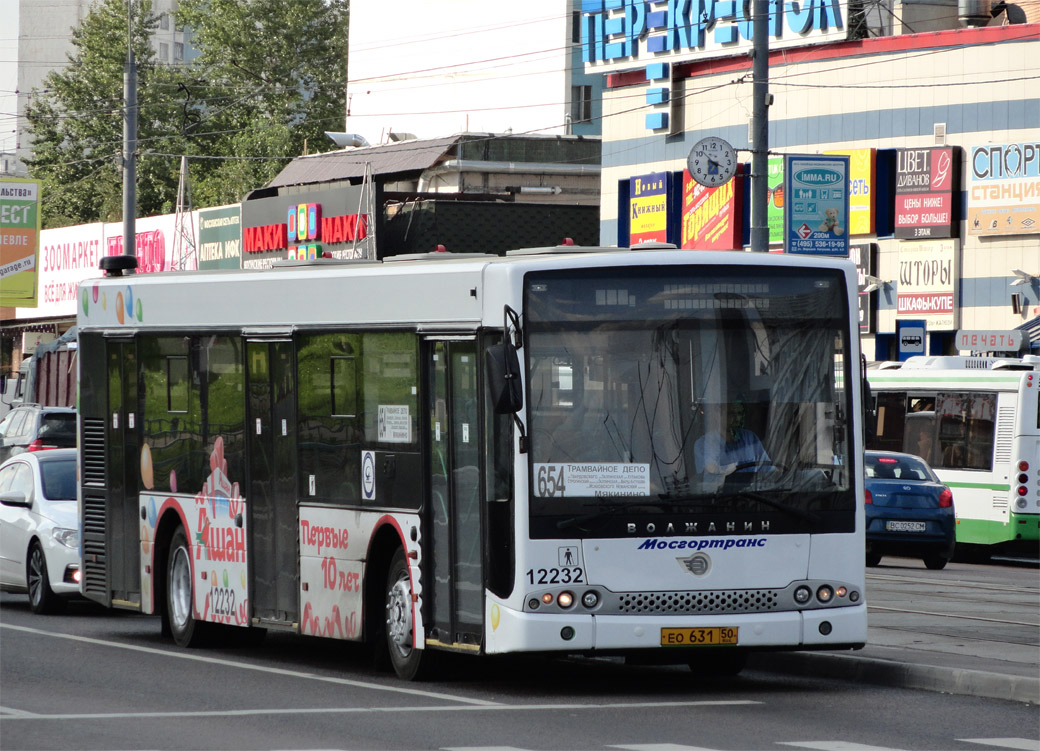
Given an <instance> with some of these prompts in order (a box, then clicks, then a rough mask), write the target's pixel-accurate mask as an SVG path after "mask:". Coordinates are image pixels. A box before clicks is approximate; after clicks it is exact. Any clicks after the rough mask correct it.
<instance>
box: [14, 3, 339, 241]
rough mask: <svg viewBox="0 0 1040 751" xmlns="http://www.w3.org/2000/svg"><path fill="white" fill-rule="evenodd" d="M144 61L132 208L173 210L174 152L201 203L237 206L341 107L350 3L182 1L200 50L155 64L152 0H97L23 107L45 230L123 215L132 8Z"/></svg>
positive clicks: (312, 143) (320, 132) (330, 123)
mask: <svg viewBox="0 0 1040 751" xmlns="http://www.w3.org/2000/svg"><path fill="white" fill-rule="evenodd" d="M128 4H129V5H130V7H131V15H132V19H133V23H132V28H133V33H132V35H131V36H132V44H133V49H134V54H135V56H136V59H137V68H138V86H137V92H138V103H139V116H138V151H137V215H138V216H150V215H155V214H165V213H170V212H172V211H173V210H174V209H175V207H176V199H177V184H178V178H179V170H180V155H182V154H184V155H187V156H188V157H189V164H190V170H191V182H192V201H193V203H194V205H195V207H199V206H213V205H218V204H223V203H235V202H238V201H240V200H241V199H242V197H243V196H244V195H245V194H246V193H247V192H248V191H250V190H252V189H254V188H259V187H263V186H264V185H266V184H267V183H268V182H269V181H270V180H271V178H273V177H274V176H275V175H276V174H277V173H278V172H279V171H280V170H281V169H282V167H284V166H285V164H287V163H288V161H289V160H290V159H292V158H293V157H294V156H297V155H299V154H302V153H305V150H307V149H310V150H314V148H315V147H316V146H317V145H318V144H321V145H322V146H323V145H324V144H325V141H326V138H325V136H324V131H326V130H338V129H339V128H340V127H341V126H342V123H343V121H344V115H345V112H346V106H345V96H346V58H347V13H348V10H347V0H248V1H245V0H182V2H181V3H180V6H179V8H178V10H177V14H176V22H177V24H178V26H184V27H186V28H188V29H189V30H190V32H191V33H190V37H189V38H190V40H191V45H192V47H193V48H194V49H196V50H198V52H199V54H198V56H197V57H195V58H194V59H193V60H190V61H189V62H187V63H185V64H183V65H177V66H167V65H162V64H158V63H156V61H155V58H154V54H153V52H152V48H151V43H150V41H149V37H150V35H151V34H152V33H153V32H154V30H155V27H156V24H157V19H156V18H155V17H154V16H153V15H152V14H151V0H96V4H95V5H94V6H93V7H92V9H91V12H90V13H89V14H88V15H87V17H86V18H85V19H84V20H83V23H82V24H81V25H80V26H79V28H77V29H74V30H73V38H72V43H73V46H74V48H75V51H74V53H73V54H71V55H70V56H69V65H68V67H66V68H64V69H62V70H59V71H54V72H52V73H51V74H50V75H49V76H48V77H47V79H46V81H45V84H44V85H45V89H44V91H42V92H35V93H34V94H33V97H32V99H31V102H30V106H29V108H28V109H27V113H26V116H27V119H28V121H29V126H30V129H31V131H32V138H33V149H34V155H33V157H32V159H31V160H29V168H30V174H31V175H32V176H33V177H35V178H37V179H40V180H42V181H43V221H44V226H47V227H56V226H63V225H68V224H80V223H86V222H94V221H117V220H119V219H120V218H121V217H122V172H121V166H120V154H121V151H122V143H123V122H122V107H123V67H124V64H125V60H126V46H125V43H122V44H120V43H115V41H114V40H126V39H127V5H128Z"/></svg>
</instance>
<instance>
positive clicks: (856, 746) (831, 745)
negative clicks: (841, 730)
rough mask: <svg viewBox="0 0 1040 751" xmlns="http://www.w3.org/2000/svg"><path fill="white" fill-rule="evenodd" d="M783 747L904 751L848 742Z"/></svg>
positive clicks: (832, 750)
mask: <svg viewBox="0 0 1040 751" xmlns="http://www.w3.org/2000/svg"><path fill="white" fill-rule="evenodd" d="M780 745H781V746H796V747H797V748H812V749H816V751H902V749H898V748H891V747H889V746H865V745H863V744H862V743H849V742H847V741H802V742H797V743H795V742H785V743H780Z"/></svg>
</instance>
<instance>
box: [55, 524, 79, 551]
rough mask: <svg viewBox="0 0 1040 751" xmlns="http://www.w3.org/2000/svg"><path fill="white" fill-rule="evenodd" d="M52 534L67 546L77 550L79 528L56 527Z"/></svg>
mask: <svg viewBox="0 0 1040 751" xmlns="http://www.w3.org/2000/svg"><path fill="white" fill-rule="evenodd" d="M51 536H52V537H54V539H55V540H57V541H58V542H60V543H61V544H62V545H64V546H65V547H67V548H72V549H73V550H75V549H76V548H78V547H79V530H78V529H66V528H65V527H55V528H54V529H53V530H52V531H51Z"/></svg>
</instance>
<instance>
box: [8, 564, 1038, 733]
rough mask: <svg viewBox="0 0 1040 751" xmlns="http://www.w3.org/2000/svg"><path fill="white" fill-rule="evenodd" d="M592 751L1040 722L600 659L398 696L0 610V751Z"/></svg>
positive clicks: (332, 661) (1033, 716) (281, 660)
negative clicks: (24, 750) (270, 750)
mask: <svg viewBox="0 0 1040 751" xmlns="http://www.w3.org/2000/svg"><path fill="white" fill-rule="evenodd" d="M1033 574H1034V575H1035V571H1034V572H1033ZM929 575H930V576H934V572H929ZM910 578H911V579H913V578H915V577H910ZM885 586H886V587H889V586H895V585H894V584H893V582H891V581H888V580H886V584H885ZM908 586H919V585H912V584H910V585H908ZM868 597H869V588H868ZM850 677H851V675H850ZM607 748H615V749H616V748H621V749H632V750H633V751H683V750H690V749H701V750H702V751H705V750H713V751H745V750H748V749H771V750H772V751H777V750H779V749H792V748H803V749H818V750H821V751H886V750H891V749H902V750H903V751H926V750H927V751H935V750H941V749H958V750H959V749H963V750H964V751H971V749H990V751H992V750H993V749H1019V751H1021V750H1023V749H1028V750H1029V751H1035V750H1036V749H1040V714H1038V712H1037V707H1036V706H1035V705H1031V704H1028V703H1023V702H1014V701H1006V700H998V699H989V698H981V697H977V696H960V695H947V694H942V693H937V692H933V691H919V690H910V689H903V688H893V687H890V686H880V685H873V684H870V683H866V682H862V681H858V680H849V679H843V678H841V677H837V678H835V677H820V676H816V675H798V674H795V673H793V672H792V673H784V672H776V671H771V670H770V671H767V670H760V669H757V668H753V669H750V670H748V671H746V672H745V673H744V674H743V675H742V676H741V677H739V678H735V679H719V680H714V681H710V680H705V679H703V678H699V677H698V676H695V675H694V674H693V673H691V672H689V671H688V670H686V669H685V668H676V667H666V668H660V667H655V668H651V667H636V666H630V665H623V664H621V663H620V662H618V661H613V660H542V659H532V658H522V659H509V660H477V661H474V660H473V659H472V658H470V659H460V660H459V661H456V662H454V663H453V664H451V665H449V666H448V671H447V672H446V674H445V675H444V677H443V679H442V680H439V681H437V682H434V683H424V684H414V683H412V684H408V683H402V682H400V681H398V680H397V679H396V678H393V677H392V676H390V675H389V674H385V673H380V672H376V671H375V670H374V669H373V668H371V666H370V664H369V660H368V658H367V655H366V654H365V653H364V652H363V651H362V650H360V649H358V648H356V647H355V646H353V645H347V644H342V643H338V642H329V641H319V640H313V639H305V638H300V637H295V636H292V635H289V634H274V633H273V634H270V635H269V637H268V639H267V640H266V642H265V643H264V644H262V645H260V646H250V647H239V648H235V647H224V648H219V649H209V650H181V649H178V648H176V647H174V646H173V645H172V644H171V643H169V642H166V641H164V640H162V638H161V637H160V634H159V625H158V621H157V619H155V618H152V617H144V616H135V615H128V614H120V613H118V612H109V611H105V610H102V609H100V608H98V607H95V606H93V605H89V604H82V605H80V606H77V607H75V608H73V609H72V610H70V611H69V613H67V614H65V615H61V616H51V617H43V616H35V615H33V614H32V613H31V612H30V611H29V609H28V605H27V604H26V603H25V599H24V597H23V596H20V595H10V594H2V595H0V749H3V750H4V751H8V750H11V751H15V750H18V749H66V750H67V749H84V750H86V749H117V750H122V749H349V750H351V751H360V750H363V749H373V750H375V749H465V750H466V751H478V750H479V751H490V750H492V749H495V750H497V751H504V750H505V749H531V750H534V749H539V750H540V749H583V750H586V749H588V750H592V749H607Z"/></svg>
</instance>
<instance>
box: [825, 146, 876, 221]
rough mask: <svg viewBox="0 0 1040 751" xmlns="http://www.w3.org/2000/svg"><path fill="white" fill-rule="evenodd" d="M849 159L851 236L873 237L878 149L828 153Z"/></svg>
mask: <svg viewBox="0 0 1040 751" xmlns="http://www.w3.org/2000/svg"><path fill="white" fill-rule="evenodd" d="M827 153H828V154H838V155H844V156H847V157H848V158H849V235H851V236H852V237H858V236H861V235H873V234H874V225H875V218H876V217H875V210H874V196H875V194H876V188H877V167H876V160H875V155H876V154H877V150H876V149H852V150H850V151H828V152H827Z"/></svg>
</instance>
